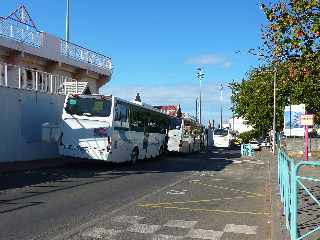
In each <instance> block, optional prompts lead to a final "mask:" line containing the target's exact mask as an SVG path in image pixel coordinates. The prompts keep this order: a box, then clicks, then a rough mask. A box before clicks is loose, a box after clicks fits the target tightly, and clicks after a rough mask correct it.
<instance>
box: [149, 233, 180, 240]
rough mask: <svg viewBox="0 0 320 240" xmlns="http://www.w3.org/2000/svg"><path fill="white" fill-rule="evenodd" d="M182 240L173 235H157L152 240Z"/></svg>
mask: <svg viewBox="0 0 320 240" xmlns="http://www.w3.org/2000/svg"><path fill="white" fill-rule="evenodd" d="M179 239H183V237H182V236H174V235H164V234H158V235H154V236H153V238H152V240H179Z"/></svg>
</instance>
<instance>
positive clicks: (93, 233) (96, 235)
mask: <svg viewBox="0 0 320 240" xmlns="http://www.w3.org/2000/svg"><path fill="white" fill-rule="evenodd" d="M121 232H122V231H121V230H115V229H105V228H93V229H91V230H88V231H86V232H84V233H82V234H81V236H82V237H84V238H93V239H106V238H107V237H113V236H116V235H118V234H119V233H121Z"/></svg>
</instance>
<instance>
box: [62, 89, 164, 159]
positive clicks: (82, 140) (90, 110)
mask: <svg viewBox="0 0 320 240" xmlns="http://www.w3.org/2000/svg"><path fill="white" fill-rule="evenodd" d="M60 129H61V137H60V144H59V152H60V154H61V155H64V156H70V157H76V158H85V159H96V160H104V161H110V162H125V161H132V162H133V163H134V162H136V161H137V160H138V159H147V158H152V157H158V156H159V155H162V154H163V153H165V151H166V148H167V140H168V137H167V132H168V130H169V116H167V115H165V114H163V113H161V112H160V111H158V110H156V109H154V108H153V107H152V106H148V105H146V104H142V103H140V104H138V103H132V102H129V101H125V100H122V99H120V98H117V97H114V96H98V95H93V96H92V95H77V94H73V95H68V96H67V98H66V101H65V104H64V109H63V113H62V122H61V128H60Z"/></svg>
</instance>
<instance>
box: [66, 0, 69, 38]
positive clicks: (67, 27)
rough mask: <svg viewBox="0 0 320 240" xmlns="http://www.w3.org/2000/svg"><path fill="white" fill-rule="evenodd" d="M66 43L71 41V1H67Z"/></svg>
mask: <svg viewBox="0 0 320 240" xmlns="http://www.w3.org/2000/svg"><path fill="white" fill-rule="evenodd" d="M65 40H66V42H69V41H70V0H67V12H66V39H65Z"/></svg>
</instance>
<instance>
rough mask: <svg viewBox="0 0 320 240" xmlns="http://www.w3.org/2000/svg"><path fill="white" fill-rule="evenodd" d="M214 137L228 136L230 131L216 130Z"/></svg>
mask: <svg viewBox="0 0 320 240" xmlns="http://www.w3.org/2000/svg"><path fill="white" fill-rule="evenodd" d="M214 135H220V136H227V135H228V130H225V129H215V130H214Z"/></svg>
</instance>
